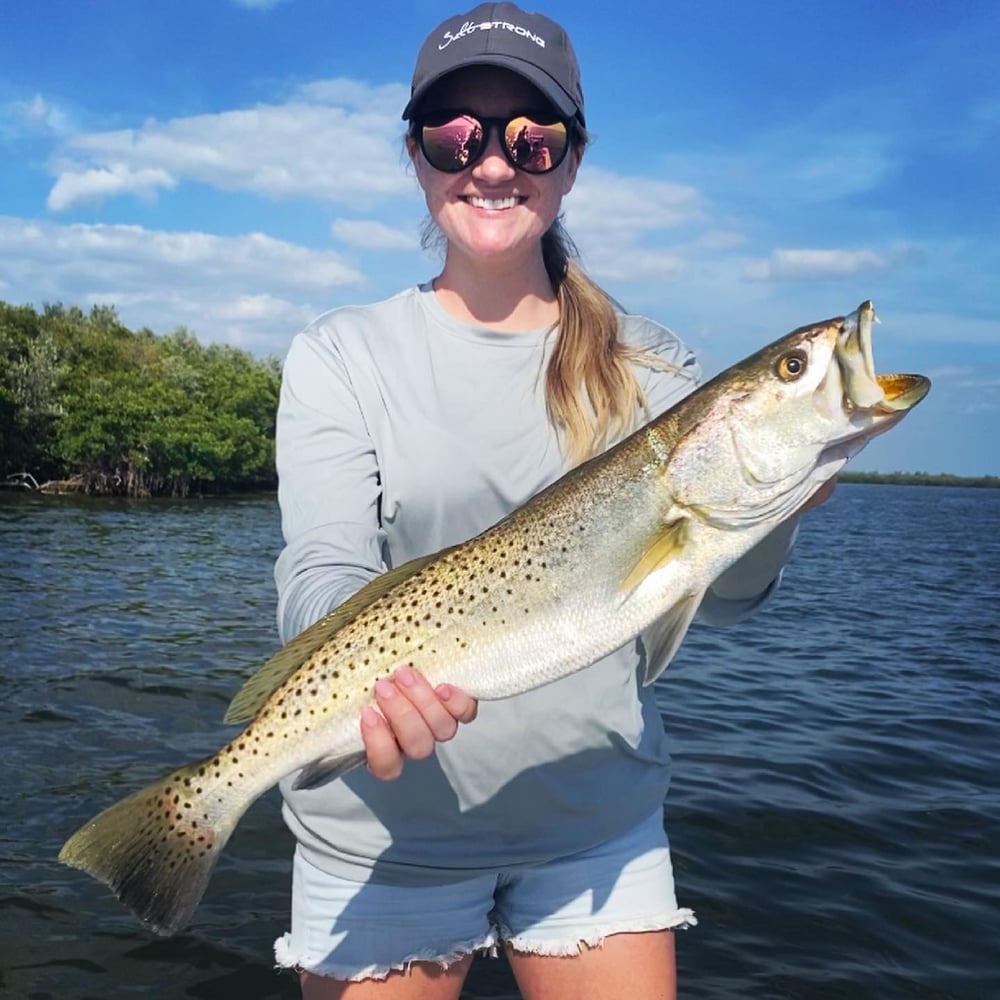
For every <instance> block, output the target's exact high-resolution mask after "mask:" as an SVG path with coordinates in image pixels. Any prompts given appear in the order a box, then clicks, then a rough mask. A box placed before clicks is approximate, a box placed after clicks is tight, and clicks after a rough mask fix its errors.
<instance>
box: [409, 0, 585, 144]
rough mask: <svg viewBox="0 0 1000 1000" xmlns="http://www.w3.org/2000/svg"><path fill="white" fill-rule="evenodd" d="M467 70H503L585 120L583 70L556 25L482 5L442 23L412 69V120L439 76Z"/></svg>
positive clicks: (505, 7)
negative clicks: (475, 68)
mask: <svg viewBox="0 0 1000 1000" xmlns="http://www.w3.org/2000/svg"><path fill="white" fill-rule="evenodd" d="M463 66H502V67H504V68H506V69H509V70H513V71H514V72H515V73H518V74H519V75H520V76H523V77H524V78H525V79H526V80H528V82H529V83H532V84H534V85H535V86H536V87H537V88H538V89H539V90H540V91H541V92H542V93H543V94H544V95H545V96H546V97H547V98H548V99H549V100H550V101H551V102H552V104H553V105H554V106H555V107H556V109H557V110H558V111H559V113H560V114H563V115H565V116H566V117H567V118H577V119H578V120H579V122H580V124H581V125H582V124H585V122H584V117H583V90H582V88H581V86H580V65H579V63H578V62H577V61H576V54H575V53H574V51H573V46H572V45H571V44H570V41H569V36H568V35H567V34H566V32H565V31H564V30H563V29H562V28H561V27H560V26H559V25H558V24H556V22H555V21H552V20H550V19H549V18H547V17H544V16H543V15H541V14H534V13H530V12H528V11H523V10H521V9H520V8H519V7H518V6H516V5H515V4H512V3H483V4H480V5H479V6H478V7H476V8H475V9H474V10H471V11H469V12H468V13H467V14H456V15H455V16H454V17H449V18H448V19H447V20H446V21H442V22H441V24H440V25H438V27H437V28H435V29H434V30H433V31H432V32H431V33H430V34H429V35H428V36H427V40H426V41H425V42H424V44H423V46H422V47H421V49H420V52H419V54H418V55H417V65H416V68H415V69H414V70H413V83H412V86H411V88H410V100H409V103H408V104H407V105H406V107H405V108H404V109H403V118H405V119H407V120H409V119H410V118H412V117H413V115H414V114H415V113H416V110H417V108H418V107H419V105H420V101H421V100H422V99H423V97H424V96H425V95H426V93H427V91H428V90H429V89H430V88H431V87H432V86H433V85H434V84H435V83H436V82H437V81H438V80H440V79H441V77H443V76H445V75H446V74H448V73H451V72H453V71H454V70H456V69H461V68H462V67H463Z"/></svg>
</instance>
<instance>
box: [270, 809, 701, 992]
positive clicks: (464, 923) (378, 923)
mask: <svg viewBox="0 0 1000 1000" xmlns="http://www.w3.org/2000/svg"><path fill="white" fill-rule="evenodd" d="M696 923H697V920H696V918H695V916H694V914H693V913H692V912H691V910H688V909H682V908H680V907H678V905H677V899H676V894H675V890H674V878H673V868H672V865H671V861H670V848H669V844H668V842H667V837H666V834H665V833H664V831H663V816H662V813H660V811H659V810H657V812H656V813H655V814H654V815H653V816H650V817H649V818H648V819H647V820H645V821H643V822H642V823H640V824H638V825H637V826H636V827H635V828H633V829H632V830H629V831H628V832H627V833H625V834H623V835H622V836H620V837H618V838H615V839H614V840H611V841H608V842H607V843H604V844H599V845H597V846H596V847H593V848H590V849H588V850H584V851H581V852H579V853H578V854H574V855H570V856H567V857H562V858H556V859H553V860H551V861H548V862H546V863H544V864H539V865H534V866H530V865H529V866H521V867H517V868H508V869H503V870H500V871H497V872H493V873H484V874H483V875H480V876H477V877H474V878H471V879H467V880H465V881H462V882H454V883H448V884H444V885H429V886H419V887H416V886H409V887H407V886H395V885H386V884H383V883H374V882H355V881H351V880H349V879H345V878H342V877H340V876H336V875H332V874H330V873H328V872H325V871H323V870H321V869H319V868H317V867H316V866H315V864H313V862H312V861H310V860H309V859H308V858H306V857H305V856H304V854H303V852H302V851H301V850H298V851H296V854H295V862H294V867H293V876H292V927H291V932H290V933H288V934H285V935H284V936H282V937H280V938H279V939H278V940H277V941H276V942H275V946H274V956H275V961H276V963H277V965H278V967H280V968H286V969H296V970H298V971H300V972H309V973H312V974H313V975H317V976H325V977H328V978H332V979H339V980H344V981H349V982H355V981H361V980H365V979H376V980H378V979H385V978H386V977H387V976H389V975H390V974H392V973H393V972H401V971H405V970H407V969H408V968H409V967H410V966H411V965H413V964H414V963H416V962H427V963H433V964H436V965H438V966H440V967H441V968H445V969H447V968H448V967H449V966H451V965H454V964H455V963H456V962H460V961H464V960H465V959H467V958H468V957H469V956H470V955H473V954H475V953H477V952H486V953H493V954H495V953H496V950H497V948H498V946H499V945H500V943H501V942H502V943H504V944H506V945H507V947H509V948H511V949H513V950H514V951H516V952H520V953H524V954H535V955H551V956H560V955H566V956H571V955H577V954H579V953H580V952H581V950H584V949H587V948H599V947H600V946H601V944H602V943H603V942H604V940H605V938H607V937H610V936H611V935H614V934H626V933H641V932H649V931H661V930H680V929H682V928H685V927H692V926H694V925H695V924H696Z"/></svg>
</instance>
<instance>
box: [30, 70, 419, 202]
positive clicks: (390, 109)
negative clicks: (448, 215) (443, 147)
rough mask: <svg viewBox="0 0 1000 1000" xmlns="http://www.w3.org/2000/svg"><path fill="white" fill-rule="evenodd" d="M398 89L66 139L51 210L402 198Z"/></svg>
mask: <svg viewBox="0 0 1000 1000" xmlns="http://www.w3.org/2000/svg"><path fill="white" fill-rule="evenodd" d="M404 94H405V89H404V88H402V87H401V86H398V85H392V86H387V87H369V86H367V85H365V84H361V83H355V82H352V81H343V80H329V81H319V82H317V83H313V84H310V85H308V86H304V87H302V88H300V89H299V91H297V93H296V95H295V96H293V97H292V98H291V99H289V100H288V101H286V102H285V103H281V104H261V105H258V106H256V107H253V108H244V109H239V110H233V111H223V112H219V113H217V114H204V115H194V116H190V117H185V118H172V119H169V120H167V121H158V120H155V119H154V120H151V121H148V122H146V123H145V124H143V125H142V126H140V127H138V128H129V129H117V130H114V131H106V132H89V133H83V134H80V135H76V136H74V137H72V138H71V139H69V140H68V141H67V142H66V144H65V145H64V146H63V148H62V149H61V150H60V153H59V154H58V155H57V156H56V157H55V159H54V161H53V170H54V172H55V173H56V175H57V180H56V182H55V185H54V187H53V189H52V192H51V194H50V196H49V197H50V201H52V202H54V203H55V204H56V205H58V206H59V208H60V209H66V208H69V207H71V206H73V205H74V204H76V203H77V202H80V201H83V200H87V199H92V198H94V197H95V196H97V195H99V194H100V193H103V196H105V197H109V196H112V195H116V194H120V193H124V192H126V191H132V190H134V188H133V187H131V186H129V183H128V181H129V180H130V179H131V180H133V182H134V183H138V180H136V179H139V180H141V181H142V182H143V183H144V184H145V187H146V189H147V190H148V189H150V188H155V187H156V186H164V185H163V184H162V183H160V182H159V181H158V179H162V178H165V177H169V178H171V179H172V180H173V181H174V182H175V183H176V182H180V181H185V180H195V181H200V182H202V183H205V184H209V185H211V186H213V187H216V188H220V189H223V190H227V191H248V192H252V193H254V194H260V195H265V196H267V197H271V198H290V197H306V198H319V199H321V200H324V201H331V202H336V203H341V204H346V205H350V206H352V207H357V206H358V205H359V204H360V205H366V204H374V203H376V202H378V201H381V200H384V199H386V198H394V197H398V196H401V195H406V194H410V193H412V191H413V180H412V178H411V177H408V176H407V171H406V169H405V166H404V163H403V147H402V141H401V137H402V132H403V127H402V123H401V122H400V121H399V110H400V108H401V107H402V105H403V101H404V99H405V98H404V96H403V95H404Z"/></svg>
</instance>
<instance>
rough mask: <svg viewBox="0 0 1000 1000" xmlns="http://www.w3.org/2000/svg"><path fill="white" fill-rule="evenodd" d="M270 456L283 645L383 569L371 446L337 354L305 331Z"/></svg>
mask: <svg viewBox="0 0 1000 1000" xmlns="http://www.w3.org/2000/svg"><path fill="white" fill-rule="evenodd" d="M276 451H277V468H278V502H279V505H280V507H281V527H282V533H283V535H284V539H285V548H284V549H283V550H282V552H281V554H280V555H279V557H278V560H277V563H276V564H275V570H274V578H275V583H276V585H277V590H278V612H277V615H278V630H279V632H280V634H281V639H282V642H288V641H289V640H290V639H292V638H294V637H295V636H296V635H297V634H298V633H299V632H301V631H302V630H303V629H305V628H307V627H308V626H309V625H311V624H312V623H313V622H315V621H317V620H318V619H320V618H321V617H322V616H323V615H324V614H326V613H327V612H328V611H330V610H332V609H333V608H335V607H337V606H338V605H339V604H341V603H342V602H343V601H345V600H346V599H347V598H348V597H350V596H351V595H352V594H354V593H355V592H356V591H358V590H359V589H360V588H361V587H362V586H364V585H365V584H366V583H367V582H368V581H369V580H371V579H372V578H374V577H375V576H377V575H378V574H379V573H381V572H382V571H383V569H384V561H383V554H382V552H383V544H384V541H385V538H384V533H383V532H382V530H381V527H380V523H379V498H380V495H381V482H380V476H379V468H378V461H377V457H376V453H375V447H374V444H373V442H372V439H371V437H370V435H369V433H368V429H367V427H366V424H365V419H364V415H363V413H362V409H361V406H360V404H359V400H358V397H357V394H356V392H355V389H354V386H353V384H352V379H351V375H350V372H349V370H348V366H347V365H346V364H345V362H344V359H343V357H342V354H341V352H340V351H339V350H338V349H337V346H336V345H335V343H334V342H333V341H332V339H331V338H330V337H329V336H328V335H325V334H324V333H323V332H321V331H319V330H317V329H315V328H311V329H307V330H306V331H304V332H303V333H301V334H299V335H298V336H297V337H296V338H295V339H294V340H293V342H292V345H291V348H290V349H289V352H288V357H287V358H286V360H285V365H284V372H283V377H282V384H281V396H280V399H279V403H278V416H277V428H276Z"/></svg>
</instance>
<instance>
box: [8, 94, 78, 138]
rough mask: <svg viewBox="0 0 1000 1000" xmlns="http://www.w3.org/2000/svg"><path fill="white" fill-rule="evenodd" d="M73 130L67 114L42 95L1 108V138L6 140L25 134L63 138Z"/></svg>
mask: <svg viewBox="0 0 1000 1000" xmlns="http://www.w3.org/2000/svg"><path fill="white" fill-rule="evenodd" d="M71 128H72V126H71V122H70V117H69V115H68V114H67V112H66V111H64V110H63V109H62V108H60V107H58V106H57V105H55V104H53V103H52V102H51V101H47V100H46V99H45V98H44V97H42V95H41V94H35V95H34V97H32V98H31V100H28V101H10V102H8V103H7V104H5V105H3V106H0V136H3V137H5V138H11V137H15V136H21V135H25V134H33V135H52V136H63V135H66V134H68V133H69V132H70V130H71Z"/></svg>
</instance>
